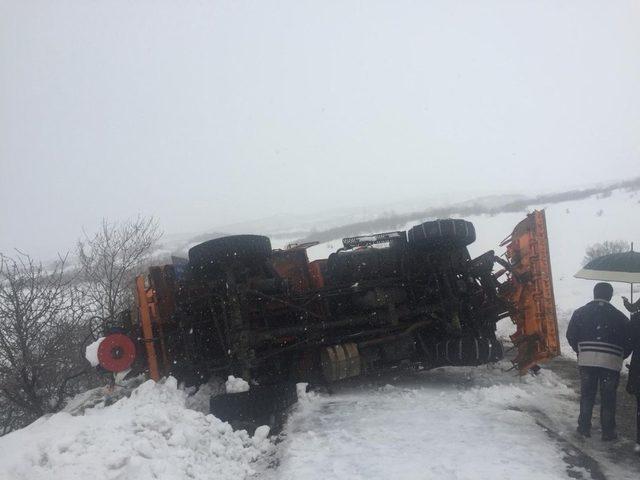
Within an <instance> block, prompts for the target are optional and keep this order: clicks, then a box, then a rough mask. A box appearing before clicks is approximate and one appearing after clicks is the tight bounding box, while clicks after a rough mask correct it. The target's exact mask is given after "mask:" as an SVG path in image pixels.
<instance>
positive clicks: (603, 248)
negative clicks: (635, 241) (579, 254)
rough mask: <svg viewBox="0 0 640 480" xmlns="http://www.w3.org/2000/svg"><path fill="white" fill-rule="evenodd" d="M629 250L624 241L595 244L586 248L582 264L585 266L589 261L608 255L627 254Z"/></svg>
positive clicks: (627, 244)
mask: <svg viewBox="0 0 640 480" xmlns="http://www.w3.org/2000/svg"><path fill="white" fill-rule="evenodd" d="M630 248H631V246H630V245H629V242H625V241H624V240H613V241H609V240H606V241H604V242H602V243H595V244H593V245H590V246H588V247H587V250H586V252H585V256H584V260H582V264H583V265H586V264H587V263H589V262H590V261H591V260H593V259H595V258H598V257H602V256H603V255H609V254H610V253H622V252H628V251H629V250H630Z"/></svg>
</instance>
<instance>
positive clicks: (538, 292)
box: [496, 210, 560, 373]
mask: <svg viewBox="0 0 640 480" xmlns="http://www.w3.org/2000/svg"><path fill="white" fill-rule="evenodd" d="M500 246H506V249H507V251H506V258H507V261H508V265H505V264H503V266H505V269H504V270H502V271H501V272H498V273H497V274H496V276H501V275H503V274H506V275H507V281H506V282H505V283H504V284H503V285H502V287H501V291H500V293H501V296H502V297H503V298H504V299H506V300H507V301H508V303H509V305H510V317H511V320H512V321H513V323H514V324H515V325H516V327H517V328H516V333H514V334H513V335H512V336H511V340H512V341H513V345H514V347H516V348H517V349H518V354H517V355H516V358H515V359H514V360H513V363H514V365H515V366H516V367H517V368H518V370H519V371H520V373H525V372H526V371H527V370H528V369H529V368H532V367H534V366H535V365H536V364H538V363H539V362H544V361H546V360H550V359H551V358H553V357H556V356H558V355H560V340H559V337H558V319H557V316H556V306H555V299H554V294H553V279H552V276H551V261H550V256H549V240H548V237H547V224H546V218H545V213H544V211H538V210H536V211H534V212H533V213H530V214H529V215H527V218H525V219H524V220H523V221H522V222H520V223H519V224H518V225H517V226H516V228H515V229H514V230H513V232H512V234H511V235H510V236H509V237H508V238H507V239H505V240H504V241H503V242H502V244H501V245H500ZM501 263H502V262H501Z"/></svg>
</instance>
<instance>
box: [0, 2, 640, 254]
mask: <svg viewBox="0 0 640 480" xmlns="http://www.w3.org/2000/svg"><path fill="white" fill-rule="evenodd" d="M638 25H640V2H637V1H635V2H622V1H621V2H603V1H578V0H576V1H557V0H553V1H537V0H536V1H515V0H509V1H506V0H505V1H482V2H476V1H468V2H463V1H458V2H454V1H426V0H425V1H397V0H395V1H385V2H382V1H335V2H333V1H328V0H322V1H316V2H307V1H300V0H291V1H284V0H283V1H266V0H264V1H255V2H246V1H239V0H232V1H230V0H225V1H221V0H220V1H213V0H199V1H189V0H181V1H178V0H175V1H167V0H135V1H133V0H126V1H124V0H122V1H120V0H94V1H91V0H56V1H44V0H43V1H29V0H13V1H10V0H0V251H3V252H9V251H10V250H11V249H12V248H14V247H18V248H20V249H22V250H25V251H28V252H32V253H33V254H34V255H38V256H51V255H53V254H54V253H55V252H56V251H59V250H62V251H64V250H68V249H72V248H73V245H74V243H75V239H76V238H77V237H78V236H79V234H80V233H81V231H82V228H85V229H87V230H88V231H91V230H93V229H94V228H95V227H96V226H97V225H98V223H99V222H100V219H101V218H103V217H108V218H111V219H122V218H125V217H128V216H132V215H136V214H138V213H143V214H154V215H156V216H157V217H158V218H159V220H160V222H161V225H162V227H163V229H164V230H165V231H166V232H170V233H172V232H173V233H177V232H197V231H202V230H205V229H211V228H214V227H216V226H222V225H225V224H228V223H234V222H238V221H244V220H250V219H256V218H261V217H266V216H269V215H272V214H282V213H284V214H287V213H291V214H301V213H310V214H312V213H313V212H317V211H322V210H326V209H336V208H342V207H346V206H353V205H355V206H363V205H370V204H384V203H385V202H394V201H402V200H407V199H420V198H425V199H428V198H435V197H438V198H446V197H448V196H453V195H456V196H457V197H458V198H459V197H460V196H461V195H462V196H464V195H468V196H469V197H472V196H476V195H482V194H489V193H538V192H548V191H552V190H557V189H562V188H567V187H575V186H580V185H587V184H591V183H594V182H605V181H609V180H615V179H619V178H624V177H625V176H627V175H629V176H636V175H637V174H638V173H639V172H640V168H638V158H639V154H640V88H638V86H639V85H640V28H638ZM426 201H427V200H425V202H426ZM428 206H429V205H425V208H427V207H428ZM252 233H260V232H252Z"/></svg>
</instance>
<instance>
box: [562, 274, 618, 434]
mask: <svg viewBox="0 0 640 480" xmlns="http://www.w3.org/2000/svg"><path fill="white" fill-rule="evenodd" d="M612 296H613V287H612V286H611V284H609V283H598V284H596V286H595V287H594V288H593V301H591V302H589V303H587V304H586V305H585V306H584V307H580V308H579V309H577V310H576V311H575V312H573V316H572V317H571V321H570V322H569V327H568V328H567V340H568V341H569V345H571V348H573V350H574V351H575V352H576V353H577V354H578V366H579V368H580V417H579V418H578V434H580V435H582V436H583V437H590V436H591V416H592V413H593V405H594V403H595V400H596V393H597V391H598V386H600V403H601V407H600V424H601V425H602V440H604V441H611V440H615V439H616V438H618V435H617V434H616V392H617V389H618V383H619V381H620V369H621V368H622V362H623V360H624V359H625V358H626V357H627V356H628V355H629V351H628V349H629V340H628V327H627V324H628V323H629V320H628V319H627V317H626V315H625V314H624V313H622V312H621V311H620V310H618V309H617V308H615V307H614V306H613V305H611V304H610V303H609V301H610V300H611V297H612Z"/></svg>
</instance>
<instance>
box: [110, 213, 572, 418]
mask: <svg viewBox="0 0 640 480" xmlns="http://www.w3.org/2000/svg"><path fill="white" fill-rule="evenodd" d="M474 240H475V229H474V226H473V224H471V223H470V222H467V221H464V220H459V219H455V220H454V219H445V220H434V221H430V222H425V223H423V224H420V225H417V226H415V227H413V228H411V229H409V230H408V231H406V232H404V231H397V232H387V233H381V234H375V235H368V236H360V237H352V238H345V239H344V240H343V248H341V249H339V250H338V251H337V252H335V253H333V254H331V255H330V256H329V258H328V259H326V260H316V261H313V262H309V260H308V257H307V248H308V247H310V246H311V245H313V244H302V245H290V246H289V247H288V248H286V249H282V250H272V248H271V243H270V241H269V239H268V238H267V237H263V236H257V235H236V236H230V237H223V238H219V239H214V240H210V241H208V242H205V243H202V244H200V245H197V246H195V247H193V248H192V249H191V250H190V251H189V259H188V262H184V263H177V264H174V265H165V266H162V267H152V268H150V270H149V274H148V275H146V276H139V277H138V278H137V280H136V293H137V295H136V296H137V303H138V305H137V308H135V309H133V311H132V315H131V317H130V320H127V321H126V322H125V324H124V325H122V326H121V327H122V328H121V329H120V330H119V331H118V332H117V333H113V335H119V336H118V337H117V338H116V337H113V336H112V337H111V339H110V342H109V343H108V346H105V347H104V348H102V345H101V350H102V352H101V356H100V358H101V364H102V366H103V367H104V368H106V369H107V370H111V371H119V370H125V368H124V367H126V369H129V368H134V369H137V370H144V371H148V373H149V375H150V377H151V378H153V379H156V380H157V379H159V378H160V377H162V376H166V375H173V376H175V377H177V378H178V379H179V380H180V381H182V382H184V383H185V384H186V385H199V384H202V383H204V382H206V381H207V380H208V379H209V378H210V377H211V376H218V377H222V378H226V377H227V376H228V375H234V376H236V377H241V378H243V379H245V380H247V381H248V382H249V383H250V384H251V386H250V389H249V391H248V392H242V393H233V394H228V395H223V396H221V397H214V398H213V399H212V401H211V407H212V413H214V414H216V415H217V416H219V417H220V418H222V419H224V420H230V421H232V422H234V423H235V424H236V425H239V426H244V427H251V426H252V425H254V426H255V424H260V423H265V422H266V420H265V418H271V419H273V415H274V414H275V413H276V411H277V410H278V407H283V406H286V405H287V404H289V403H290V402H291V399H292V398H293V394H292V389H293V387H292V386H293V385H295V384H296V383H297V382H307V383H311V384H316V385H321V384H329V383H332V382H337V381H340V380H344V379H346V378H351V377H356V376H359V375H369V374H371V373H372V372H375V371H378V370H381V369H384V368H387V367H393V366H397V365H400V364H408V365H422V366H424V367H425V368H433V367H438V366H444V365H481V364H485V363H490V362H495V361H498V360H500V359H502V357H503V348H502V344H501V343H500V341H498V339H497V338H496V335H495V331H496V323H497V322H498V321H499V320H501V319H503V318H506V317H510V318H511V319H512V320H513V321H514V323H515V324H516V326H517V332H516V334H515V335H514V336H513V337H512V340H513V342H514V345H515V346H516V347H517V348H518V351H519V352H518V356H517V357H516V361H515V366H516V367H517V368H518V369H519V370H520V371H521V372H524V371H526V370H527V369H528V368H530V367H532V366H533V365H535V364H536V363H537V362H541V361H544V360H545V359H548V358H550V357H553V356H555V355H557V354H559V342H558V332H557V322H556V316H555V307H554V300H553V288H552V282H551V270H550V263H549V250H548V241H547V234H546V224H545V218H544V212H534V213H532V214H530V215H529V216H527V218H526V219H525V220H523V221H522V222H521V223H520V224H519V225H518V226H517V227H516V229H515V230H514V231H513V233H512V235H511V236H510V237H508V238H507V239H506V240H505V241H504V242H503V244H502V246H504V247H506V253H505V254H504V255H503V256H502V257H498V256H496V255H495V253H494V252H493V251H489V252H486V253H485V254H483V255H481V256H479V257H477V258H471V257H470V255H469V252H468V250H467V246H468V245H470V244H471V243H472V242H473V241H474ZM107 339H109V337H107ZM103 343H104V342H103ZM125 352H128V353H126V355H125ZM132 352H134V353H132ZM123 360H125V361H123Z"/></svg>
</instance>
